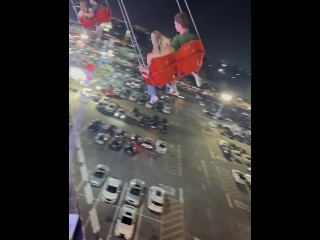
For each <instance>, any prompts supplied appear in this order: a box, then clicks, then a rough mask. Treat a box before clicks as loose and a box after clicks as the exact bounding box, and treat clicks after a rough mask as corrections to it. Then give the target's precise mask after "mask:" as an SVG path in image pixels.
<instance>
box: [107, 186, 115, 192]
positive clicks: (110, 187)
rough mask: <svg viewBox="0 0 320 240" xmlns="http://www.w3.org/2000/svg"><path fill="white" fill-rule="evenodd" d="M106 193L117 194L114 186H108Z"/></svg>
mask: <svg viewBox="0 0 320 240" xmlns="http://www.w3.org/2000/svg"><path fill="white" fill-rule="evenodd" d="M107 191H108V192H111V193H116V192H117V188H116V187H115V186H111V185H109V186H108V187H107Z"/></svg>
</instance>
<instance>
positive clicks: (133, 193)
mask: <svg viewBox="0 0 320 240" xmlns="http://www.w3.org/2000/svg"><path fill="white" fill-rule="evenodd" d="M130 193H131V194H132V195H135V196H139V195H140V189H138V188H135V187H134V188H132V189H131V191H130Z"/></svg>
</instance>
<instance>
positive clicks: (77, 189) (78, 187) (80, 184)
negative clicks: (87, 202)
mask: <svg viewBox="0 0 320 240" xmlns="http://www.w3.org/2000/svg"><path fill="white" fill-rule="evenodd" d="M84 183H86V181H84V180H82V181H81V182H80V183H79V184H78V186H77V187H76V192H79V190H80V188H81V187H82V186H83V184H84Z"/></svg>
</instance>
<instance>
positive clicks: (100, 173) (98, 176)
mask: <svg viewBox="0 0 320 240" xmlns="http://www.w3.org/2000/svg"><path fill="white" fill-rule="evenodd" d="M103 175H104V173H103V172H100V171H99V172H95V173H94V174H93V176H95V177H97V178H102V177H103Z"/></svg>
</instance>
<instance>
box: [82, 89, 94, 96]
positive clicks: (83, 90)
mask: <svg viewBox="0 0 320 240" xmlns="http://www.w3.org/2000/svg"><path fill="white" fill-rule="evenodd" d="M92 91H93V90H92V89H91V88H83V89H82V90H81V94H84V95H86V96H87V97H90V96H91V93H92Z"/></svg>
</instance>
